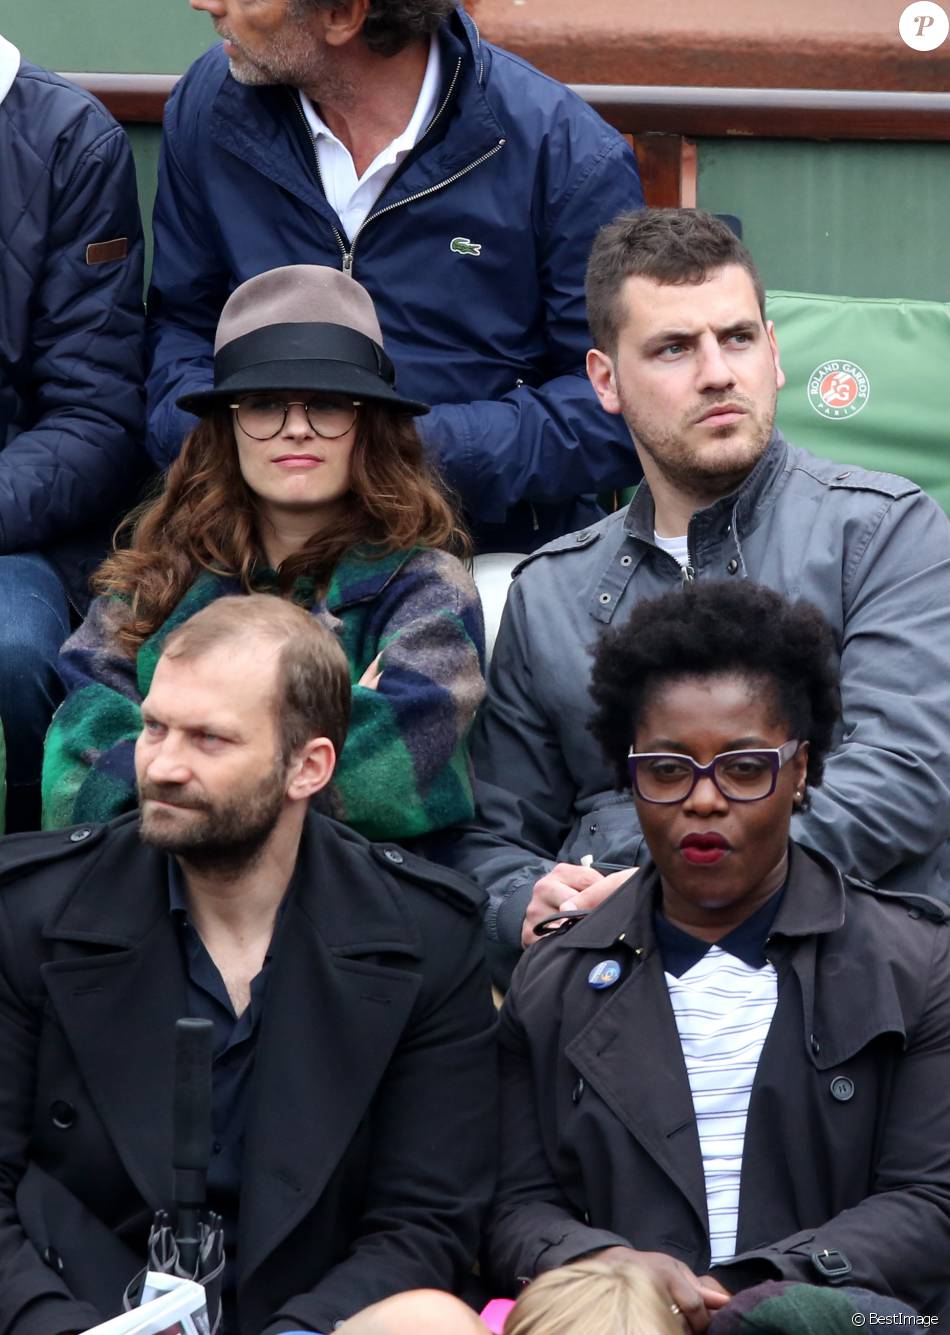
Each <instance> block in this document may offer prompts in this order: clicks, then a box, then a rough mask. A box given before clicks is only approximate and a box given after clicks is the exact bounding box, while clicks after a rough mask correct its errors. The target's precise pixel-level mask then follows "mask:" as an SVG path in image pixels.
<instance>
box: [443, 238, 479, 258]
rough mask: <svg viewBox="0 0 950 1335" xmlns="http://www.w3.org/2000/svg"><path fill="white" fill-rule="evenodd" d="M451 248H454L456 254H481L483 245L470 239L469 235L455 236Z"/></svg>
mask: <svg viewBox="0 0 950 1335" xmlns="http://www.w3.org/2000/svg"><path fill="white" fill-rule="evenodd" d="M449 250H454V251H455V253H456V255H480V254H481V253H482V248H481V245H479V244H478V243H477V242H474V241H469V239H468V237H467V236H453V238H452V241H451V244H450V245H449Z"/></svg>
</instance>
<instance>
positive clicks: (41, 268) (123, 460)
mask: <svg viewBox="0 0 950 1335" xmlns="http://www.w3.org/2000/svg"><path fill="white" fill-rule="evenodd" d="M34 82H35V83H36V84H37V85H39V86H41V87H43V88H44V89H48V85H45V84H43V81H42V79H39V78H37V79H36V80H35V81H34ZM52 91H54V92H59V91H61V90H60V89H59V88H54V89H53V90H52ZM28 93H29V90H28ZM77 100H79V95H78V94H77ZM59 105H60V104H59V103H58V102H54V101H50V102H49V108H48V111H47V110H44V108H47V102H46V101H43V102H40V101H36V102H35V104H34V102H29V103H28V104H27V105H26V107H25V108H24V121H23V124H22V125H20V127H19V130H20V132H19V133H17V132H15V133H14V141H13V143H14V147H13V150H12V151H13V153H14V156H16V154H17V153H18V152H21V153H25V152H26V151H27V147H28V146H24V147H20V148H19V149H18V147H17V146H18V145H24V140H25V136H24V134H23V133H22V131H23V130H24V127H25V128H26V129H29V127H30V124H31V123H32V121H31V109H32V113H33V114H35V115H37V116H40V115H43V116H46V115H47V114H49V115H53V114H54V113H58V110H59ZM66 105H67V106H68V107H72V106H73V100H72V98H71V97H69V96H68V95H67V98H66ZM79 107H80V111H79V114H78V116H77V115H76V113H75V112H72V113H71V114H72V116H73V121H72V123H70V124H67V125H65V126H63V127H62V128H61V129H60V131H59V133H58V134H57V135H56V137H55V140H54V141H53V145H52V150H51V156H50V157H49V160H47V161H45V162H44V163H43V164H42V170H41V172H40V175H39V178H38V179H37V180H36V181H34V182H33V184H32V187H31V189H30V191H29V192H28V194H27V195H26V197H25V198H24V199H23V200H22V201H21V202H20V206H21V207H22V209H23V213H22V215H21V217H20V219H19V220H18V221H19V225H18V226H17V227H16V228H15V229H14V231H13V234H12V236H11V237H10V238H8V247H9V252H10V255H11V259H10V264H11V266H12V268H13V273H12V275H11V278H10V281H9V282H8V283H7V282H5V291H4V293H3V294H2V295H0V301H10V300H18V299H19V297H18V295H17V292H16V284H17V275H20V277H21V278H24V277H26V278H27V281H28V285H29V302H30V317H29V326H28V330H27V338H26V343H27V347H26V349H25V359H26V362H28V364H22V363H21V364H18V365H16V366H15V367H13V368H12V376H13V379H14V381H15V383H16V386H17V393H18V395H19V397H20V399H21V400H23V399H24V398H26V399H27V400H28V415H29V418H30V422H29V424H28V426H27V427H26V429H24V430H19V431H18V430H17V428H16V426H13V425H11V424H9V423H8V424H7V427H6V443H5V445H4V447H3V449H2V452H0V552H14V551H19V550H23V549H25V548H33V547H37V546H43V545H45V544H48V543H49V542H51V541H52V540H54V539H56V540H59V539H62V538H63V537H68V536H69V535H70V533H72V532H76V531H78V530H80V529H82V528H83V527H85V526H88V524H89V523H90V521H91V520H95V519H97V518H100V517H106V518H108V517H109V515H110V514H111V512H112V511H113V510H114V509H115V508H117V507H118V506H119V505H120V504H121V503H122V501H123V498H124V497H125V495H126V494H127V492H128V489H129V487H130V486H131V485H133V484H134V481H135V478H136V476H137V474H138V471H139V468H140V466H141V460H142V458H143V455H142V453H141V440H142V435H143V431H144V392H143V351H144V309H143V304H142V255H143V243H142V231H141V224H140V221H139V211H138V200H137V195H136V187H135V168H134V165H133V161H132V153H131V150H130V148H129V143H128V140H127V139H126V137H125V134H124V132H123V130H122V129H121V128H120V126H118V125H117V124H115V122H113V121H112V120H111V118H107V117H106V115H105V113H104V112H103V110H102V108H101V107H98V106H97V105H96V104H94V103H92V102H91V101H89V100H88V99H85V98H83V99H81V100H79ZM45 129H46V131H47V134H46V137H47V138H48V137H49V134H48V130H49V127H48V126H46V127H45ZM13 165H14V166H15V165H16V163H14V164H13ZM21 165H22V166H23V168H24V171H25V170H26V168H27V166H29V167H30V168H31V169H33V168H35V167H36V164H35V162H33V161H31V162H30V163H27V162H26V159H25V158H24V159H23V161H22V164H21ZM11 180H12V181H15V180H16V178H15V177H11ZM20 184H22V182H20ZM5 188H6V187H5ZM10 189H15V185H11V186H10ZM121 238H126V239H127V242H128V250H127V254H126V256H125V257H124V258H114V259H111V258H101V255H102V253H103V252H101V251H100V252H97V251H96V249H95V247H96V246H97V245H101V244H102V243H106V242H112V241H118V240H119V239H121ZM0 239H2V238H0ZM18 245H19V246H22V247H24V248H25V250H26V251H27V252H28V253H26V254H23V253H19V252H18V250H17V247H18ZM90 247H93V249H89V248H90ZM38 249H41V250H42V255H41V259H39V258H38V256H37V251H38ZM106 253H108V252H106ZM6 263H7V261H5V264H6ZM3 434H4V430H3V424H2V423H0V438H2V436H3Z"/></svg>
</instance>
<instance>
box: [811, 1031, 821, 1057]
mask: <svg viewBox="0 0 950 1335" xmlns="http://www.w3.org/2000/svg"><path fill="white" fill-rule="evenodd" d="M808 1046H809V1047H810V1048H811V1053H812V1056H813V1057H817V1056H818V1054H819V1052H821V1044H820V1043H819V1042H818V1039H817V1038H816V1037H815V1035H814V1034H812V1036H811V1038H810V1039H809V1040H808Z"/></svg>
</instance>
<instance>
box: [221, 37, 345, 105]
mask: <svg viewBox="0 0 950 1335" xmlns="http://www.w3.org/2000/svg"><path fill="white" fill-rule="evenodd" d="M219 36H222V37H228V34H227V32H219ZM228 40H229V41H232V42H233V41H234V39H233V38H230V37H228ZM234 44H235V45H236V46H237V48H238V51H239V55H237V56H231V57H229V59H228V69H229V70H230V72H231V77H232V78H233V79H234V80H236V82H237V83H241V84H244V85H245V86H247V87H249V88H270V87H274V86H276V85H278V84H283V85H285V86H286V87H288V88H300V89H303V90H304V91H305V92H306V93H307V96H308V97H310V98H311V100H312V101H314V102H319V101H320V100H321V99H336V100H339V99H340V98H342V97H344V96H345V95H347V94H348V92H349V84H348V83H347V82H346V81H345V80H344V79H342V78H341V76H340V74H339V71H338V70H337V69H336V68H335V63H334V61H333V57H332V56H331V55H329V54H328V52H327V48H326V46H323V47H321V46H319V45H318V43H317V42H316V41H315V40H314V38H313V37H312V36H311V34H310V33H309V32H308V31H307V30H305V29H301V28H299V27H297V26H290V27H289V28H288V30H287V31H286V32H281V33H279V34H278V35H277V36H276V37H275V38H274V39H273V41H272V42H271V44H270V46H269V47H268V48H267V50H266V52H264V53H263V54H262V55H260V56H251V55H249V54H248V53H247V52H246V51H245V49H244V47H243V46H241V45H240V44H239V43H236V42H235V43H234Z"/></svg>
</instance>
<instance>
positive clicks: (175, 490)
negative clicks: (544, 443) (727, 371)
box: [92, 403, 471, 657]
mask: <svg viewBox="0 0 950 1335" xmlns="http://www.w3.org/2000/svg"><path fill="white" fill-rule="evenodd" d="M129 533H131V541H130V542H129V545H128V546H127V547H122V546H120V545H119V544H120V542H121V540H122V538H123V537H124V536H126V535H128V534H129ZM116 543H117V549H116V550H115V551H114V552H113V553H112V555H111V556H110V557H108V558H107V560H106V561H104V562H103V564H102V565H101V566H100V567H99V569H98V570H97V571H96V574H95V575H94V577H93V581H92V583H93V588H94V589H95V591H96V592H97V593H104V594H111V595H113V596H117V597H119V598H122V599H123V600H124V601H125V602H126V603H127V604H128V607H129V615H128V618H127V619H126V621H125V622H124V624H123V626H122V628H121V629H120V630H119V632H118V635H119V641H120V643H121V644H122V645H123V647H124V648H125V649H126V650H127V651H128V653H129V656H130V657H134V656H135V654H136V653H137V651H138V649H139V646H140V645H141V644H142V643H143V642H144V641H145V640H146V639H148V637H149V636H150V635H152V634H154V632H155V631H156V630H157V629H158V628H159V626H161V625H162V624H163V623H164V622H165V621H166V620H167V618H168V616H169V615H170V614H171V612H172V611H173V609H174V608H175V607H176V606H177V605H178V603H179V602H180V601H181V598H182V597H183V596H184V594H185V592H186V591H187V589H188V588H189V587H190V586H191V585H192V584H193V583H194V581H195V579H196V578H197V576H198V574H199V573H200V572H201V571H202V570H211V571H214V572H215V573H216V574H225V575H234V576H237V578H238V579H240V581H241V584H242V585H243V586H244V588H245V590H246V591H247V592H250V591H251V588H252V585H251V578H252V574H253V571H254V568H255V567H256V566H259V565H261V564H262V563H266V559H267V558H266V556H265V553H264V547H263V544H262V542H261V538H260V533H259V530H258V513H257V501H256V498H255V496H254V493H253V492H252V491H251V489H250V488H249V487H248V485H247V483H246V482H245V481H244V478H243V476H242V475H241V470H240V467H239V465H238V457H237V449H236V446H235V443H234V430H233V427H232V424H231V414H230V413H229V412H228V410H227V409H217V410H215V411H213V412H211V413H209V414H208V415H207V416H206V417H203V418H202V419H201V421H200V422H199V423H198V425H197V426H196V427H195V429H194V431H192V432H191V434H190V435H189V436H188V437H187V438H186V440H185V443H184V445H183V446H182V449H181V453H180V454H179V456H178V458H177V459H176V460H175V462H174V463H173V464H172V466H171V467H170V468H169V470H168V475H167V478H166V480H165V484H164V487H163V489H162V491H161V492H160V494H159V495H158V496H156V497H154V498H153V499H152V500H150V501H146V502H145V503H144V504H143V505H141V506H139V507H138V509H136V510H134V511H133V512H132V514H131V515H129V516H128V518H127V519H126V520H125V521H124V523H123V524H122V526H121V527H120V529H119V531H118V533H117V534H116ZM361 543H372V544H374V545H375V546H376V547H377V548H378V549H379V551H380V553H381V554H382V553H386V552H394V551H405V550H406V549H407V548H410V547H429V548H438V549H442V550H446V551H452V552H454V553H455V554H456V555H458V556H462V557H465V556H468V555H469V554H470V551H471V544H470V542H469V539H468V535H467V534H466V533H465V530H464V529H463V528H462V526H461V523H460V522H459V520H458V518H457V516H456V514H455V511H454V509H453V507H452V505H451V503H450V501H449V498H448V496H447V495H446V493H445V490H444V488H443V487H442V484H441V483H440V481H439V479H438V477H437V475H436V474H435V472H434V471H433V469H432V468H431V467H430V465H429V464H428V462H427V460H426V458H425V455H424V453H423V448H422V441H421V439H420V437H419V433H418V431H417V430H416V426H415V424H414V422H413V421H412V419H411V418H410V417H408V416H407V415H405V414H403V413H396V412H393V411H392V410H391V409H387V408H384V407H382V406H380V405H377V404H373V403H368V404H366V405H365V406H364V407H362V408H361V409H360V411H359V415H358V417H357V426H356V440H355V442H354V444H353V452H352V455H351V457H350V490H349V491H348V493H347V494H346V496H345V497H344V498H343V500H342V503H341V505H340V507H339V509H338V510H337V511H336V512H335V514H334V518H333V521H332V523H330V524H328V525H327V526H326V527H324V528H321V529H320V530H319V531H318V532H316V533H314V534H313V535H312V537H311V538H310V539H309V540H308V541H307V542H306V543H305V544H304V546H303V547H302V548H301V549H300V550H299V551H298V552H295V553H294V554H293V556H290V557H288V558H287V559H286V560H285V561H284V562H282V564H281V566H280V570H279V572H278V573H279V577H280V588H281V590H282V592H284V593H289V592H290V590H291V589H292V588H293V584H294V581H295V580H296V579H297V578H298V577H300V576H302V575H303V576H308V577H310V578H312V579H313V580H314V582H315V584H316V585H317V587H318V588H320V587H326V585H327V584H328V582H329V579H330V576H331V574H332V573H333V570H334V567H335V566H336V565H337V564H338V563H339V561H340V558H341V557H342V556H343V554H344V553H345V552H346V551H347V550H349V549H350V548H352V547H355V546H357V545H358V544H361Z"/></svg>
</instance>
